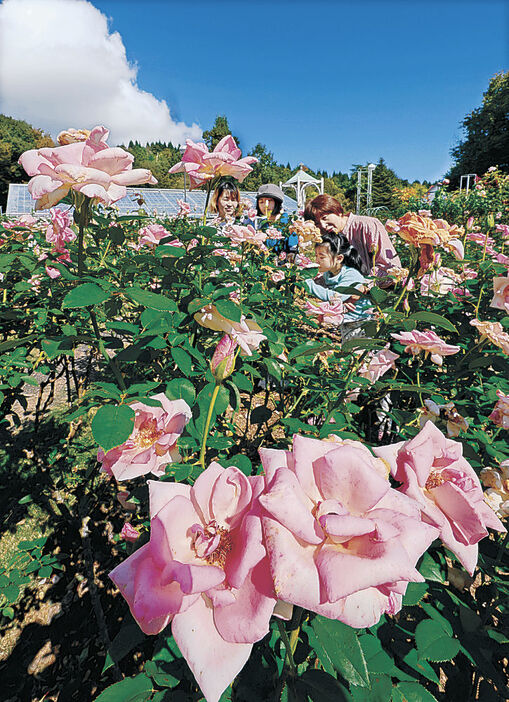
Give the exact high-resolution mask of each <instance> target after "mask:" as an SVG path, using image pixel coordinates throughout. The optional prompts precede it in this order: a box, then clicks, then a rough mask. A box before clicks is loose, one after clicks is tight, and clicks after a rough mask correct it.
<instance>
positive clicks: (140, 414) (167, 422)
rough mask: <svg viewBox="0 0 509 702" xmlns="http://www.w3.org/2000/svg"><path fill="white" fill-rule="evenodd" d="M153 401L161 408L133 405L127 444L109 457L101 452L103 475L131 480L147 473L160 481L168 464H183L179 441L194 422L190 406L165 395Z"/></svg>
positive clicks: (111, 452) (156, 396) (140, 403)
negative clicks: (132, 417) (132, 416)
mask: <svg viewBox="0 0 509 702" xmlns="http://www.w3.org/2000/svg"><path fill="white" fill-rule="evenodd" d="M150 399H152V400H158V401H159V402H160V403H161V407H152V406H149V405H145V404H144V403H143V402H133V403H132V404H131V408H132V409H133V410H134V412H135V418H134V428H133V430H132V432H131V435H130V436H129V438H128V439H127V441H124V443H123V444H121V445H120V446H116V447H115V448H112V449H110V450H109V451H107V453H106V454H105V453H104V451H103V450H102V449H99V451H98V452H97V460H98V461H99V462H100V463H101V464H102V470H103V472H105V473H108V475H112V476H114V477H115V479H116V480H131V479H132V478H136V477H138V476H139V475H145V474H146V473H152V474H153V475H156V476H158V477H159V476H160V475H164V468H165V466H166V465H167V464H168V463H178V462H180V461H181V460H182V459H181V456H180V453H179V451H178V448H177V439H178V438H179V436H180V435H181V434H182V432H183V431H184V427H185V426H186V424H187V423H188V421H189V420H190V419H191V409H190V407H189V405H188V404H187V402H184V400H169V399H168V398H167V397H166V395H165V394H164V393H159V394H158V395H154V396H153V397H151V398H150Z"/></svg>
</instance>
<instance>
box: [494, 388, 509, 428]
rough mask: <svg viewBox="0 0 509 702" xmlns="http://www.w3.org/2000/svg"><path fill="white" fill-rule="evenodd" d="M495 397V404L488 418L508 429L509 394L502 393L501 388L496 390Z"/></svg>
mask: <svg viewBox="0 0 509 702" xmlns="http://www.w3.org/2000/svg"><path fill="white" fill-rule="evenodd" d="M497 397H498V400H497V404H496V405H495V407H494V408H493V412H492V413H491V414H490V416H489V419H491V421H492V422H493V423H494V424H496V425H497V426H498V427H502V428H503V429H509V395H504V393H503V392H502V391H501V390H497Z"/></svg>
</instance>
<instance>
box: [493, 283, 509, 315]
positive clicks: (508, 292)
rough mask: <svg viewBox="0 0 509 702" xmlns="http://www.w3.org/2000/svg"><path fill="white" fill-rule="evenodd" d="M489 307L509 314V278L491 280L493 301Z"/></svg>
mask: <svg viewBox="0 0 509 702" xmlns="http://www.w3.org/2000/svg"><path fill="white" fill-rule="evenodd" d="M490 307H495V309H497V310H505V311H506V312H509V277H508V276H503V277H500V278H493V300H492V301H491V302H490Z"/></svg>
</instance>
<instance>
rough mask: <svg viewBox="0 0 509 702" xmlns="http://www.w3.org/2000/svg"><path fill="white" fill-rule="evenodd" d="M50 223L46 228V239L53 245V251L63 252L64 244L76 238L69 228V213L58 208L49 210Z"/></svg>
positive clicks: (64, 249)
mask: <svg viewBox="0 0 509 702" xmlns="http://www.w3.org/2000/svg"><path fill="white" fill-rule="evenodd" d="M50 217H51V224H49V225H48V227H47V228H46V241H47V242H48V243H50V244H52V245H53V252H58V253H64V252H65V251H66V244H67V243H69V242H71V241H74V240H75V239H76V234H75V232H74V231H73V230H72V229H71V221H72V220H71V215H70V214H69V212H63V211H62V210H60V209H59V208H55V207H52V208H51V210H50Z"/></svg>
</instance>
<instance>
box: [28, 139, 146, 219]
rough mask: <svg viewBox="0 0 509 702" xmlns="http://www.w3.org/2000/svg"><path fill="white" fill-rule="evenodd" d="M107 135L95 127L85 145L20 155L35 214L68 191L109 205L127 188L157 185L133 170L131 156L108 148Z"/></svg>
mask: <svg viewBox="0 0 509 702" xmlns="http://www.w3.org/2000/svg"><path fill="white" fill-rule="evenodd" d="M108 135H109V131H108V130H107V129H106V128H105V127H95V128H94V129H92V131H91V132H90V134H89V136H88V138H87V139H86V140H85V141H74V142H71V143H67V144H65V145H64V146H55V147H47V148H44V149H31V150H30V151H25V153H24V154H22V155H21V157H20V159H19V163H20V164H21V165H22V166H23V168H24V169H25V171H26V172H27V173H28V175H29V176H33V178H32V179H31V180H30V181H29V183H28V189H29V191H30V194H31V195H32V197H33V198H34V200H37V203H36V206H35V209H36V210H41V209H46V208H48V207H52V206H53V205H56V203H57V202H59V201H60V200H61V199H62V198H63V197H65V196H66V195H67V193H68V192H69V190H71V188H72V190H75V191H77V192H79V193H82V194H83V195H86V196H87V197H89V198H97V199H98V200H100V201H101V202H104V203H105V204H106V205H111V204H112V203H113V202H116V201H117V200H120V199H121V198H123V197H125V196H126V193H127V190H126V186H127V185H140V184H142V183H157V180H156V179H155V178H154V176H153V175H152V173H151V172H150V171H149V170H146V169H145V168H135V169H133V160H134V156H133V155H132V154H130V153H128V152H127V151H124V150H123V149H121V148H119V147H114V148H110V147H108V145H107V144H106V139H107V138H108Z"/></svg>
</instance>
